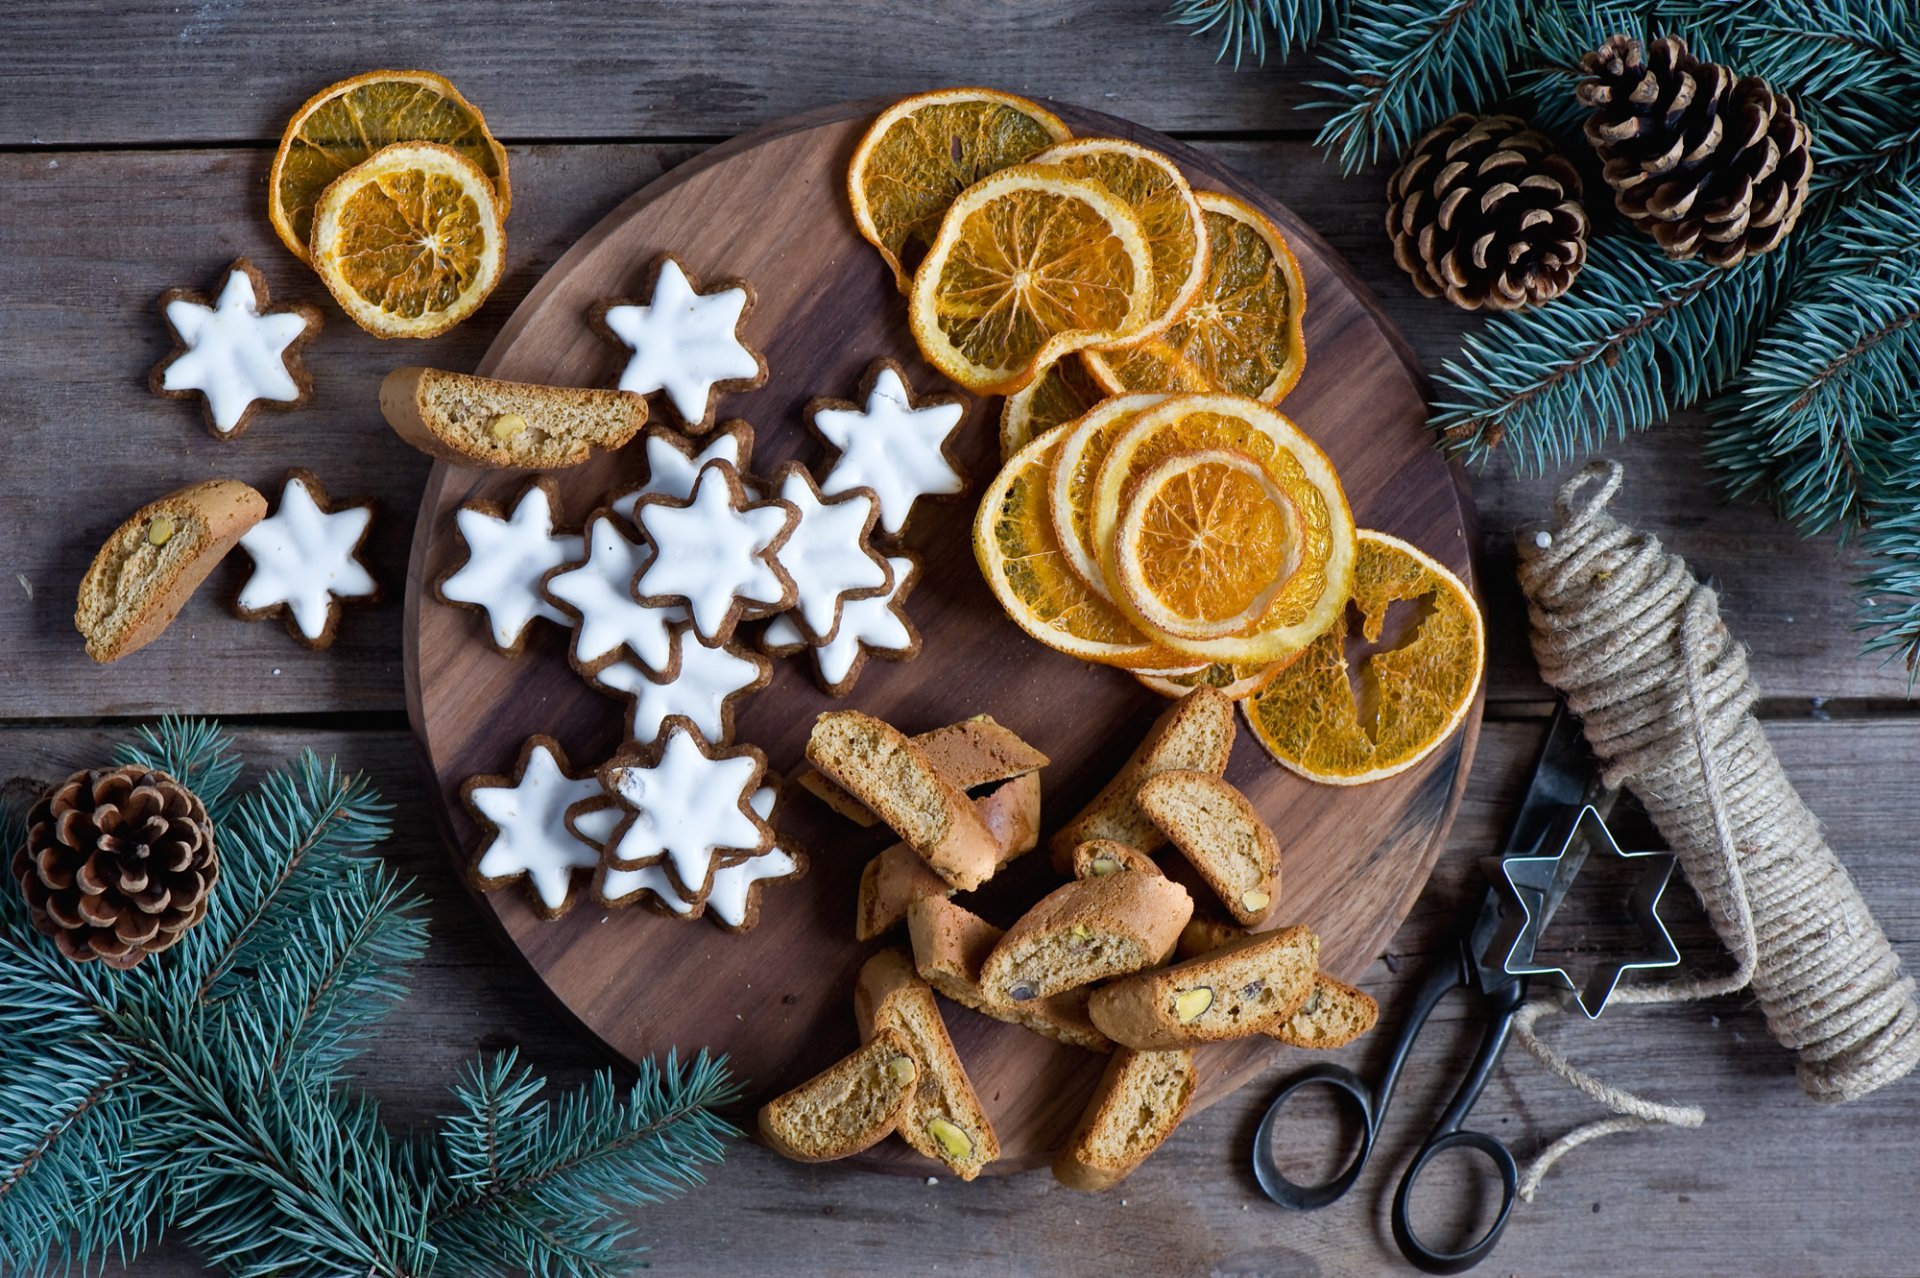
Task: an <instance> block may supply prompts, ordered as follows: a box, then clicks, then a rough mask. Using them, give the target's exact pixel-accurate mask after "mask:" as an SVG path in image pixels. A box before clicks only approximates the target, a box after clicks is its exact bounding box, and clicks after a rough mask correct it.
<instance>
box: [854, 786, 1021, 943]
mask: <svg viewBox="0 0 1920 1278" xmlns="http://www.w3.org/2000/svg"><path fill="white" fill-rule="evenodd" d="M973 807H974V810H975V811H976V812H978V813H979V814H980V819H981V820H982V821H984V822H986V826H987V829H988V830H990V831H992V833H993V837H994V841H995V843H997V844H998V845H999V848H1000V860H999V864H1000V865H1002V866H1004V865H1006V864H1007V862H1009V861H1011V860H1013V859H1014V858H1015V857H1017V856H1020V855H1021V854H1022V853H1026V852H1031V851H1032V850H1033V849H1034V847H1035V845H1037V844H1038V843H1039V841H1040V776H1039V774H1038V773H1033V772H1029V773H1027V774H1026V775H1025V776H1019V777H1015V778H1014V779H1013V780H1011V781H1008V782H1006V783H1005V784H1004V785H1002V786H1000V787H999V788H998V789H995V790H993V791H991V792H989V793H988V794H986V795H985V796H983V797H981V798H978V799H975V800H973ZM954 891H955V889H954V887H953V885H952V884H950V883H948V882H947V881H946V880H945V879H943V878H941V877H940V876H939V875H938V874H935V873H934V872H933V870H932V869H931V868H930V867H929V866H928V865H927V863H926V862H925V861H922V860H921V859H920V857H919V855H918V854H917V853H915V852H914V850H913V849H912V848H910V847H908V846H907V845H906V844H904V843H895V844H893V845H891V846H890V847H888V848H887V849H886V850H885V851H883V852H881V853H880V854H879V855H878V856H876V857H874V858H873V860H871V861H869V862H867V868H866V869H865V870H864V871H862V872H861V875H860V899H859V905H858V907H857V909H856V912H855V914H854V925H853V934H854V937H855V939H856V940H861V941H870V940H872V939H873V938H874V937H876V936H879V935H880V934H881V933H883V932H887V931H890V930H891V929H893V928H895V927H897V926H899V925H900V924H901V923H904V922H906V919H907V907H908V906H909V905H911V904H912V903H913V902H914V901H915V900H917V899H918V898H920V897H923V896H935V895H938V896H952V895H953V893H954Z"/></svg>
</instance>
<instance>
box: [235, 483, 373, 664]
mask: <svg viewBox="0 0 1920 1278" xmlns="http://www.w3.org/2000/svg"><path fill="white" fill-rule="evenodd" d="M372 527H373V503H372V502H371V501H351V502H341V503H339V504H337V505H336V504H333V503H330V502H329V501H328V500H327V490H326V489H325V488H324V487H322V486H321V483H320V480H319V478H318V477H317V476H316V475H314V473H313V472H312V471H310V470H301V469H299V468H295V469H293V470H290V471H288V472H287V480H286V484H285V485H284V486H283V487H282V488H281V490H280V508H279V509H278V510H276V511H274V512H273V514H271V515H269V516H267V518H265V519H263V520H261V521H260V522H259V523H257V524H255V525H254V526H253V527H252V528H249V529H248V530H247V532H246V534H245V535H244V536H243V537H241V538H240V546H241V548H242V549H243V550H245V551H246V552H247V554H248V555H249V556H250V557H251V558H252V559H253V575H252V576H250V577H248V578H247V584H246V585H244V586H242V587H241V588H240V597H239V598H238V599H237V600H236V601H235V602H234V606H233V610H234V612H235V613H237V614H239V616H240V617H241V618H242V619H244V620H247V621H264V620H265V619H266V618H268V617H272V616H274V615H276V614H278V615H281V616H284V617H285V618H286V622H287V633H288V634H290V635H292V636H293V637H294V638H295V639H297V640H299V641H300V642H301V643H303V644H305V645H307V647H309V648H325V647H326V646H328V645H329V644H331V643H332V642H333V639H334V635H335V633H336V632H337V631H338V629H339V623H340V605H341V604H342V603H343V602H351V603H372V602H373V601H374V600H375V599H376V598H377V597H378V596H379V593H380V587H379V583H377V582H376V581H374V579H373V574H371V573H369V572H368V571H367V569H366V566H365V565H364V564H362V563H361V562H360V560H359V558H358V555H359V553H360V547H361V546H362V545H363V544H364V543H365V542H366V540H367V532H368V530H369V529H371V528H372Z"/></svg>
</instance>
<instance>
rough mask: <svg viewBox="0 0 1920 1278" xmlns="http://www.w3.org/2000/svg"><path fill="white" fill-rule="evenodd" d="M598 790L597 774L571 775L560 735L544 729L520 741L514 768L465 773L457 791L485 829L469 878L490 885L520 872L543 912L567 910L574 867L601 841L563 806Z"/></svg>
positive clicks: (588, 865)
mask: <svg viewBox="0 0 1920 1278" xmlns="http://www.w3.org/2000/svg"><path fill="white" fill-rule="evenodd" d="M602 793H604V791H602V789H601V787H600V778H599V777H598V776H596V775H594V774H592V773H588V774H587V775H586V776H584V777H576V776H574V775H573V774H572V769H571V768H570V767H569V766H568V764H567V755H566V752H565V751H564V750H562V749H561V748H560V743H559V742H557V741H555V740H553V739H552V738H551V737H545V736H536V737H532V738H530V739H529V740H528V741H527V743H526V744H525V745H524V746H522V747H521V748H520V761H519V762H518V763H517V764H515V765H514V769H513V775H512V776H509V777H496V776H479V777H469V778H468V779H467V782H466V784H465V785H462V786H461V787H460V797H461V799H462V800H463V801H464V802H465V803H466V805H467V808H468V810H469V811H470V812H471V813H472V814H473V819H474V820H475V821H476V822H478V823H479V824H480V826H481V827H482V828H483V829H484V830H485V831H486V834H487V838H486V841H485V842H484V843H482V844H481V845H480V852H479V855H477V856H475V857H474V859H473V865H472V867H471V876H472V879H473V883H474V886H476V887H478V888H480V889H481V890H482V891H485V892H492V891H496V890H497V889H499V888H503V887H506V886H508V885H509V884H511V883H513V882H515V881H517V880H522V879H524V880H525V881H526V884H527V894H528V895H529V896H530V897H531V898H532V902H533V908H534V909H535V910H536V911H538V912H539V913H540V915H541V916H543V917H545V918H550V919H556V918H559V917H560V916H561V915H562V914H565V913H566V912H567V908H568V907H569V906H571V905H572V904H573V876H574V874H575V872H576V871H584V870H591V869H594V868H595V867H596V866H598V865H599V864H600V848H599V845H598V844H595V843H589V842H584V841H582V839H581V838H579V837H577V836H576V835H575V834H574V833H573V832H572V830H571V829H570V828H569V826H568V824H567V810H568V809H569V808H571V807H574V806H575V805H577V804H579V803H581V802H583V801H585V800H587V799H591V798H594V797H596V796H598V795H600V794H602Z"/></svg>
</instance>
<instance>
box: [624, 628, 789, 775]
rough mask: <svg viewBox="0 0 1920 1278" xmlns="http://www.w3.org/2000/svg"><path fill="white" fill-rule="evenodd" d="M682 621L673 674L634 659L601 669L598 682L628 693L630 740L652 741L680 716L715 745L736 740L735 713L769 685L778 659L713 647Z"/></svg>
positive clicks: (671, 639)
mask: <svg viewBox="0 0 1920 1278" xmlns="http://www.w3.org/2000/svg"><path fill="white" fill-rule="evenodd" d="M689 631H690V623H687V622H684V621H683V622H681V623H679V624H677V625H675V626H674V627H673V628H672V632H671V634H670V635H669V636H668V640H667V642H668V645H669V648H670V650H671V655H670V657H669V661H670V663H671V665H672V671H673V673H672V674H670V675H668V674H654V673H653V672H652V671H650V670H646V669H643V668H642V667H640V666H636V665H634V664H633V663H632V662H629V661H616V662H614V663H613V664H612V665H610V666H607V667H606V668H604V669H602V670H599V671H596V672H595V673H594V674H593V675H592V676H590V677H591V679H592V680H593V683H594V686H596V687H598V688H601V689H604V690H605V691H608V692H613V693H617V694H619V695H620V696H623V697H626V698H627V701H628V708H627V739H628V740H630V741H635V742H638V743H639V744H641V745H652V744H653V743H654V742H655V741H657V740H659V739H660V733H661V730H662V728H663V727H664V725H665V724H666V722H667V720H669V719H671V718H673V717H674V716H676V715H678V716H679V717H681V718H683V719H686V720H688V721H689V722H691V723H692V724H693V726H694V727H696V728H698V729H700V735H701V736H702V737H704V738H706V740H707V742H708V743H709V744H711V745H728V744H730V743H731V742H732V741H733V711H734V705H735V703H736V702H739V701H744V700H745V699H746V698H748V697H750V696H752V695H753V694H754V693H756V692H758V691H760V689H762V688H764V687H766V686H767V683H768V681H770V680H771V679H772V678H773V663H772V662H770V661H768V660H767V659H766V658H765V657H762V656H761V655H759V654H758V653H756V652H750V651H748V650H747V649H745V648H743V647H741V646H740V645H738V644H725V645H722V646H721V647H718V648H709V647H708V646H707V645H705V644H703V643H701V642H700V641H699V640H698V639H696V638H693V637H692V636H691V635H690V633H689Z"/></svg>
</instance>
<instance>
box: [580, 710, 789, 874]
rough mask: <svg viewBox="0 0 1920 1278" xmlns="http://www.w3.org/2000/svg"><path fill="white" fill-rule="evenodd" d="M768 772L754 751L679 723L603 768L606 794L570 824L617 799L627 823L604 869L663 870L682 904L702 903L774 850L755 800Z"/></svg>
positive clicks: (610, 845)
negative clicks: (719, 883) (727, 877)
mask: <svg viewBox="0 0 1920 1278" xmlns="http://www.w3.org/2000/svg"><path fill="white" fill-rule="evenodd" d="M766 766H767V760H766V756H765V755H763V754H761V753H760V751H759V750H757V749H755V748H754V747H753V746H732V747H724V748H723V747H715V746H709V745H708V744H707V743H706V741H705V739H703V738H702V737H701V735H700V730H699V729H698V728H695V727H694V726H693V725H692V724H691V723H689V722H687V721H686V720H684V719H674V720H671V721H669V722H668V724H667V726H666V730H665V733H664V734H663V736H662V738H661V741H660V744H659V745H657V746H655V747H653V748H651V749H646V750H639V751H625V750H623V751H622V752H621V753H619V754H617V755H615V756H614V757H613V758H612V759H610V760H608V761H607V762H606V763H604V764H602V765H600V784H601V785H602V786H603V787H605V789H606V795H605V796H602V797H596V798H590V799H586V800H583V801H582V802H581V803H580V804H578V805H576V807H575V809H574V810H573V811H572V812H571V813H570V820H572V821H575V822H577V820H578V818H579V816H580V815H581V814H583V813H586V812H590V811H592V810H594V809H596V808H599V807H603V806H605V803H606V800H607V799H608V798H611V799H612V800H613V802H615V803H616V804H618V805H619V807H620V809H621V812H622V817H621V820H620V823H619V824H618V825H617V826H615V827H614V830H613V833H612V834H611V835H609V836H608V837H607V839H606V842H605V845H604V847H603V849H602V852H601V862H602V864H604V865H605V866H606V867H607V868H608V869H613V870H639V869H643V868H645V867H647V866H650V865H657V866H660V867H662V868H663V869H665V870H666V872H667V874H668V875H669V876H670V880H671V883H672V886H673V890H674V892H675V893H676V894H678V896H679V898H680V899H681V900H682V901H686V902H690V903H691V904H693V905H700V904H702V903H704V902H705V900H706V897H707V890H708V888H709V887H710V886H711V885H712V879H713V875H714V872H715V871H716V870H718V869H720V868H721V867H723V866H728V865H735V864H738V863H739V862H741V861H745V860H748V859H750V858H752V857H755V856H758V855H759V854H760V853H762V852H765V851H766V850H767V849H768V848H770V847H772V846H773V827H772V826H770V825H768V824H767V822H766V820H765V818H763V817H762V816H761V815H760V814H759V813H758V812H756V811H755V810H754V808H753V805H752V803H750V802H749V800H750V799H751V798H752V797H753V792H754V791H755V790H758V789H759V788H760V779H761V776H762V774H764V773H765V771H766ZM572 828H574V829H576V830H577V829H578V826H577V824H576V825H574V826H572Z"/></svg>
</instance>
